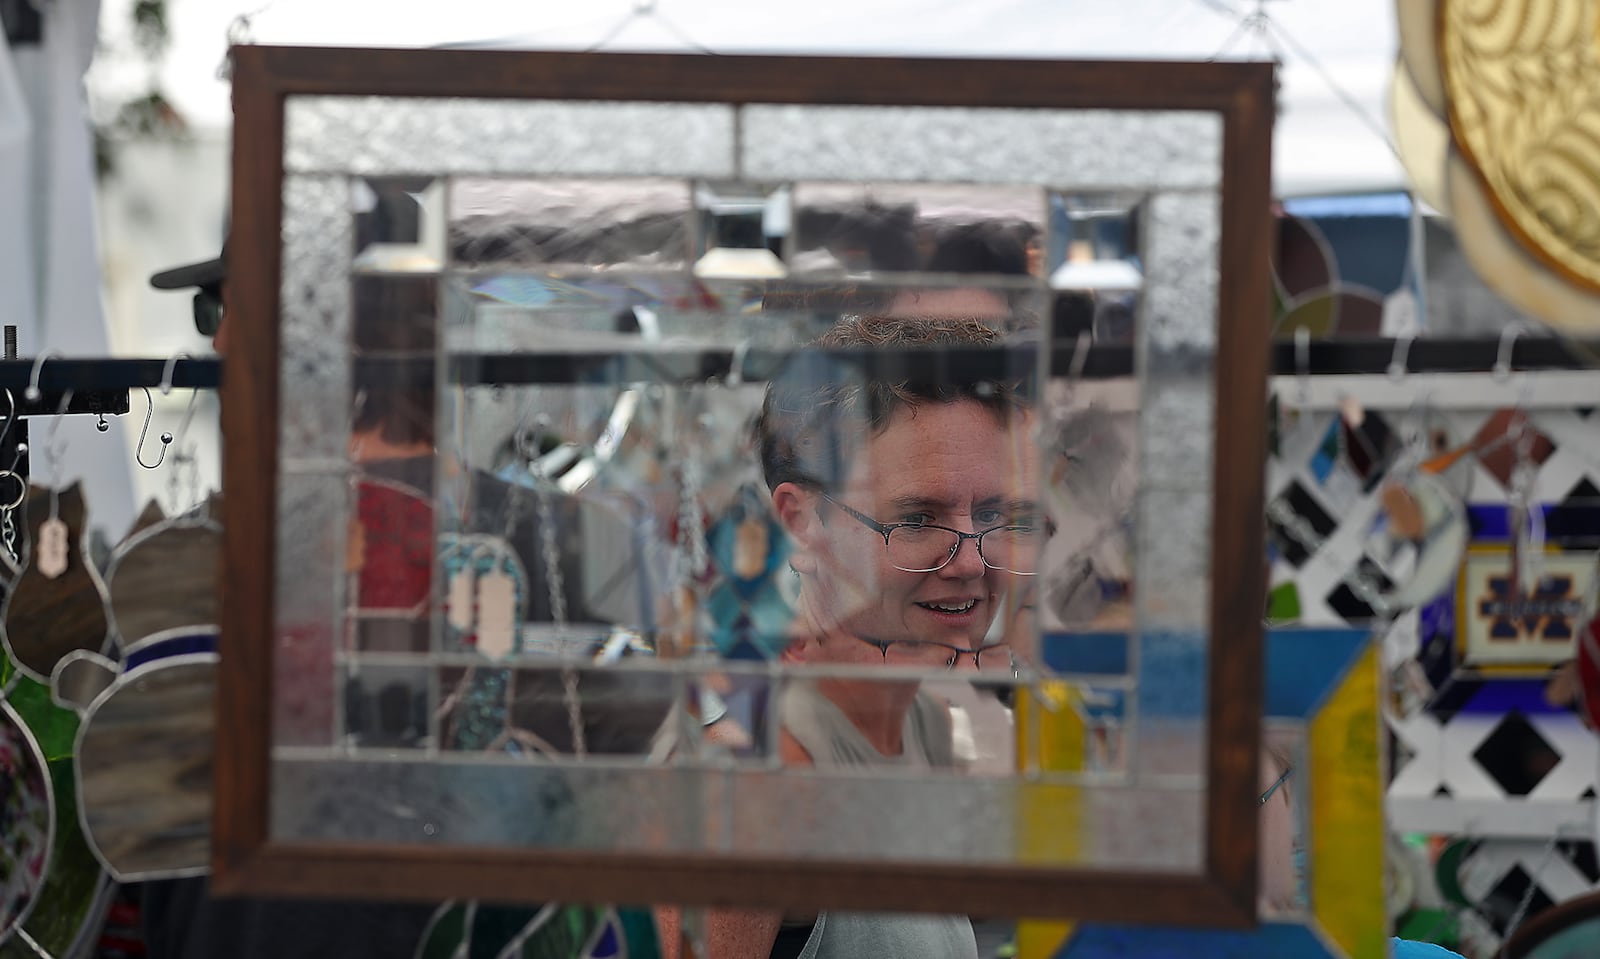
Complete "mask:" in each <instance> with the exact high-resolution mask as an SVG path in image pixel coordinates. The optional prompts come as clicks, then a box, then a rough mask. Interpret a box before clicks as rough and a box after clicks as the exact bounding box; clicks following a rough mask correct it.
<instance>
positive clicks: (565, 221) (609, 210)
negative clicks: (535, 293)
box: [449, 177, 691, 279]
mask: <svg viewBox="0 0 1600 959" xmlns="http://www.w3.org/2000/svg"><path fill="white" fill-rule="evenodd" d="M689 211H690V196H689V184H688V183H687V182H686V181H684V180H667V179H592V180H567V179H542V180H523V179H503V178H494V179H487V178H472V177H460V178H455V179H453V180H452V181H451V183H450V217H449V220H450V222H449V249H450V260H451V262H452V263H453V264H456V265H458V266H465V267H472V268H475V269H482V268H489V267H493V268H499V269H505V270H518V269H520V270H527V269H532V268H538V267H547V266H562V267H567V268H572V267H591V268H595V269H619V268H627V269H634V270H664V269H682V268H683V267H684V266H685V265H686V263H687V262H688V257H689V251H690V227H691V217H690V212H689ZM563 278H564V279H570V277H566V276H564V277H563Z"/></svg>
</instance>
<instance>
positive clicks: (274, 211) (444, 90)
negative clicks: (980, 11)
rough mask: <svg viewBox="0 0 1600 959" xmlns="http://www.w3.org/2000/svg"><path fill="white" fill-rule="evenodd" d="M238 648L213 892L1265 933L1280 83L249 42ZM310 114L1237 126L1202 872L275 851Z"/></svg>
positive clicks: (244, 101) (233, 484)
mask: <svg viewBox="0 0 1600 959" xmlns="http://www.w3.org/2000/svg"><path fill="white" fill-rule="evenodd" d="M232 56H233V102H234V117H235V122H234V148H233V216H232V224H233V226H232V235H231V242H230V245H229V250H228V264H229V283H230V291H229V294H230V295H229V327H230V329H229V337H230V348H229V351H228V356H227V359H226V362H225V376H224V386H223V391H222V399H223V406H222V423H223V429H224V433H225V435H226V437H227V442H226V443H225V445H224V451H223V468H224V472H225V475H226V483H227V486H226V488H227V491H228V495H227V503H226V518H227V523H226V543H225V548H224V556H225V563H226V565H225V569H224V573H223V576H222V586H221V589H222V591H223V594H224V595H225V596H226V599H227V602H226V604H225V605H224V607H223V610H224V615H223V635H224V636H225V643H224V644H225V646H226V649H227V652H226V655H224V656H223V658H222V663H221V670H220V673H221V677H220V681H219V688H218V698H217V744H216V745H217V749H216V773H215V775H216V809H215V814H214V823H213V830H212V863H213V867H214V873H213V878H212V888H213V889H214V890H215V891H216V892H218V893H221V894H273V895H295V896H306V897H361V898H368V899H371V898H404V899H431V900H442V899H445V898H451V897H469V896H476V897H482V898H485V899H494V900H508V899H533V900H539V899H552V898H559V899H564V900H566V901H600V902H653V901H662V900H671V901H675V902H685V903H702V904H729V905H768V906H771V905H784V906H789V907H794V908H837V907H841V906H846V905H849V906H853V907H857V908H875V909H907V910H942V911H957V912H966V913H971V914H975V915H979V914H982V915H1023V916H1046V915H1061V916H1074V917H1083V918H1094V919H1097V920H1103V921H1126V922H1159V923H1168V924H1182V925H1206V926H1243V925H1248V924H1250V923H1252V922H1254V917H1255V900H1256V828H1257V823H1256V817H1257V813H1256V809H1255V803H1253V802H1249V801H1247V800H1248V798H1249V797H1253V796H1254V795H1255V794H1256V792H1257V788H1256V787H1257V779H1256V772H1257V770H1256V766H1257V762H1258V758H1259V753H1260V748H1259V743H1260V725H1259V723H1260V715H1261V699H1262V694H1261V683H1262V670H1261V649H1262V646H1261V626H1260V623H1261V609H1262V606H1263V602H1264V584H1263V582H1262V577H1261V575H1260V570H1261V568H1262V538H1263V519H1262V497H1263V492H1264V490H1263V483H1264V481H1263V464H1264V456H1265V451H1264V448H1263V446H1264V444H1263V437H1264V435H1265V432H1264V429H1265V409H1264V404H1263V402H1262V397H1263V395H1264V394H1263V392H1262V390H1263V389H1264V385H1263V384H1264V383H1265V377H1266V372H1267V366H1266V363H1267V353H1268V329H1269V326H1268V304H1269V299H1268V285H1267V267H1268V262H1269V261H1268V252H1269V250H1268V243H1269V237H1270V230H1269V227H1270V200H1271V144H1272V122H1273V110H1274V80H1273V71H1272V67H1271V66H1270V65H1268V64H1262V63H1166V62H1127V61H1122V62H1082V61H1080V62H1052V61H994V60H960V61H944V60H917V59H904V60H901V59H895V60H889V59H842V58H809V57H808V58H798V57H707V56H671V55H636V54H568V53H538V54H534V53H524V52H510V51H492V52H485V51H440V50H429V51H415V50H408V51H399V50H336V49H327V48H295V47H253V46H249V47H238V48H235V49H234V50H233V52H232ZM297 94H348V95H376V96H430V97H482V98H512V99H541V98H560V99H569V100H570V99H576V100H583V99H622V100H656V101H711V102H731V103H813V104H892V105H928V106H970V107H1012V108H1017V107H1022V108H1065V109H1074V108H1076V109H1085V108H1099V109H1116V110H1204V111H1214V112H1216V113H1217V114H1219V115H1220V116H1221V118H1222V124H1223V151H1222V154H1223V156H1222V166H1223V170H1222V206H1221V210H1222V243H1221V283H1220V290H1219V293H1220V301H1219V303H1218V316H1219V318H1220V319H1219V324H1220V329H1219V348H1218V352H1217V362H1216V373H1215V375H1216V384H1217V406H1216V420H1217V423H1218V424H1219V443H1218V446H1217V449H1216V452H1215V474H1214V479H1213V487H1212V488H1213V489H1214V490H1215V496H1214V500H1213V510H1214V512H1213V527H1212V528H1213V530H1214V537H1213V545H1212V554H1211V562H1212V598H1211V613H1210V627H1211V647H1210V650H1211V654H1210V679H1209V689H1208V696H1209V699H1208V703H1209V723H1210V726H1209V735H1210V742H1209V752H1208V757H1207V767H1206V768H1207V775H1208V779H1207V784H1208V786H1207V797H1206V808H1205V813H1206V816H1207V836H1206V846H1205V858H1204V867H1203V873H1202V874H1200V875H1194V876H1172V875H1163V874H1149V873H1133V872H1115V871H1105V870H1083V869H1077V870H1072V869H1061V870H1053V871H1047V870H1038V869H1033V868H1020V867H1018V868H1009V867H990V866H985V867H968V866H959V865H949V866H930V865H926V864H915V865H894V864H884V863H876V862H861V863H850V864H825V863H811V862H795V861H786V860H768V861H748V860H740V861H736V862H730V861H728V860H715V859H710V858H703V857H692V856H682V857H672V858H661V857H645V856H639V855H629V854H627V853H615V854H585V853H573V852H541V851H528V850H515V851H513V850H485V849H481V848H462V847H440V846H428V847H407V846H398V845H395V846H370V845H357V844H349V845H334V844H320V843H290V842H281V841H273V840H271V839H269V837H268V800H269V788H268V786H269V776H270V771H271V770H270V742H269V739H270V735H271V729H272V723H271V704H272V675H273V669H272V635H273V629H272V622H273V609H272V596H273V589H272V582H273V574H272V570H273V568H274V559H273V549H274V504H275V502H276V492H277V467H276V463H277V440H278V434H277V428H276V416H275V413H276V411H277V409H278V355H279V354H278V347H279V330H278V322H277V316H278V280H279V269H280V256H281V253H280V249H281V240H280V234H279V229H280V222H281V217H282V202H281V196H282V192H281V188H282V179H283V146H284V140H283V138H284V102H285V98H286V97H288V96H291V95H297Z"/></svg>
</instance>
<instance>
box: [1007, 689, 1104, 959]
mask: <svg viewBox="0 0 1600 959" xmlns="http://www.w3.org/2000/svg"><path fill="white" fill-rule="evenodd" d="M1079 702H1080V698H1079V696H1078V694H1077V692H1076V690H1074V689H1073V687H1071V686H1070V685H1068V684H1066V683H1057V682H1051V683H1040V684H1039V685H1037V686H1034V687H1029V688H1022V689H1018V690H1017V708H1016V728H1017V729H1018V730H1019V731H1021V735H1019V736H1018V737H1017V768H1018V769H1022V770H1034V769H1036V770H1038V771H1040V772H1079V771H1082V770H1083V768H1084V750H1085V745H1086V741H1087V731H1086V728H1085V724H1084V721H1083V713H1082V711H1081V710H1080V708H1079ZM1021 795H1022V798H1021V800H1020V802H1021V803H1022V808H1021V809H1020V810H1018V812H1019V815H1018V816H1017V819H1016V822H1017V823H1018V824H1019V827H1020V830H1019V834H1018V840H1019V848H1018V850H1017V859H1018V860H1019V861H1021V862H1028V861H1038V860H1044V861H1049V860H1054V861H1056V862H1060V861H1063V860H1070V859H1071V858H1073V857H1074V856H1075V855H1076V854H1077V853H1078V851H1079V835H1080V830H1081V828H1082V817H1081V806H1080V803H1081V800H1082V795H1081V793H1080V791H1079V789H1078V787H1076V786H1058V785H1045V784H1042V783H1035V784H1032V785H1030V786H1029V787H1028V788H1026V789H1024V790H1022V794H1021ZM1072 928H1073V924H1072V923H1070V922H1061V921H1059V920H1046V919H1022V920H1019V921H1018V922H1017V942H1016V946H1017V959H1051V957H1053V956H1054V955H1055V954H1056V953H1057V952H1059V951H1060V949H1061V946H1062V944H1063V943H1065V942H1066V941H1067V937H1068V936H1070V935H1072Z"/></svg>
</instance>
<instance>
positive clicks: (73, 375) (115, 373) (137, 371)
mask: <svg viewBox="0 0 1600 959" xmlns="http://www.w3.org/2000/svg"><path fill="white" fill-rule="evenodd" d="M34 363H35V360H34V359H17V360H5V361H0V389H4V390H10V391H11V392H12V393H13V394H15V395H16V396H17V397H18V398H21V397H22V394H23V391H24V390H26V389H27V388H28V386H29V385H30V384H33V383H34V377H35V375H36V374H35V370H34ZM167 363H168V361H167V360H164V359H113V358H109V357H104V358H89V359H84V358H63V359H57V358H55V357H53V356H52V357H49V358H47V359H46V360H45V361H44V363H42V364H40V365H39V368H38V370H37V377H38V382H37V386H38V387H39V389H40V390H42V391H43V392H44V393H46V394H49V393H52V392H53V393H56V394H60V393H63V392H65V391H67V390H69V389H70V390H73V391H78V390H83V391H93V390H131V389H135V388H137V387H141V386H148V387H150V388H151V389H156V388H157V387H159V386H161V385H162V383H163V382H166V381H165V380H164V377H165V375H166V372H167ZM221 371H222V363H221V361H220V360H216V359H197V360H189V359H181V360H178V361H176V362H175V363H173V364H172V379H171V383H170V384H169V385H171V386H172V387H174V388H179V389H200V390H209V389H216V388H217V385H218V384H219V383H221V381H222V380H221Z"/></svg>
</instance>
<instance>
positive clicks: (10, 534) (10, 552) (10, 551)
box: [0, 509, 22, 562]
mask: <svg viewBox="0 0 1600 959" xmlns="http://www.w3.org/2000/svg"><path fill="white" fill-rule="evenodd" d="M0 543H3V544H4V545H5V548H6V555H7V556H10V557H11V561H12V562H17V561H19V560H20V559H21V558H22V557H20V556H18V555H17V521H16V513H15V511H14V510H9V509H8V510H5V511H4V515H3V516H0Z"/></svg>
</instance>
